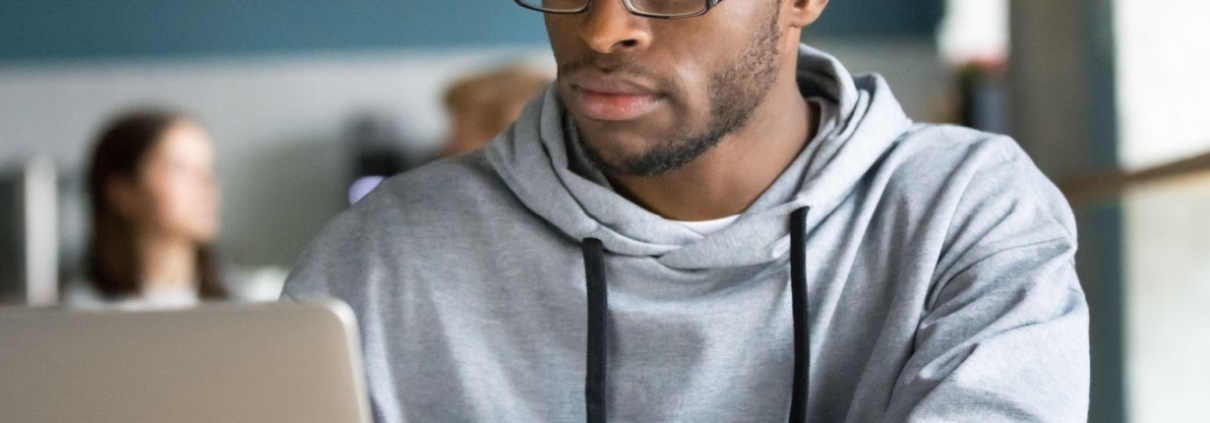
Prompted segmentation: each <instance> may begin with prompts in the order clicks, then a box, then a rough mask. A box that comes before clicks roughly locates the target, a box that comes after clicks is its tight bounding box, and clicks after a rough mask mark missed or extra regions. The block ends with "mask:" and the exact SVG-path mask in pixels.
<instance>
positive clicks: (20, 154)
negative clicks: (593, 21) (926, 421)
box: [0, 47, 553, 266]
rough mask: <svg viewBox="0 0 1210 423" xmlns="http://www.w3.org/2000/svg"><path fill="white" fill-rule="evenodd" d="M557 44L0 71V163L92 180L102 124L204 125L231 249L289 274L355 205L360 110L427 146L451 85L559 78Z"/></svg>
mask: <svg viewBox="0 0 1210 423" xmlns="http://www.w3.org/2000/svg"><path fill="white" fill-rule="evenodd" d="M547 51H548V49H547V48H545V47H534V48H518V49H512V50H504V51H501V50H496V51H459V52H431V51H420V52H399V53H397V54H389V55H383V54H377V55H337V56H305V57H250V58H237V59H223V60H176V61H172V60H169V61H163V60H161V61H154V62H152V61H147V62H120V63H80V64H59V65H53V66H26V67H7V68H0V164H4V163H11V162H13V161H17V160H21V159H23V158H28V157H31V156H34V155H48V156H50V157H52V158H53V159H54V161H55V162H56V163H57V164H58V166H59V168H60V169H61V170H62V171H64V172H65V173H68V175H67V176H69V177H71V176H75V175H76V174H78V173H79V172H82V170H81V169H80V166H81V164H82V163H84V162H85V161H86V156H87V154H88V149H89V146H90V144H91V142H92V139H93V138H94V137H95V135H96V132H97V131H98V130H99V127H100V125H102V123H103V122H104V120H105V119H106V118H107V117H108V116H110V115H111V114H112V113H114V112H115V111H117V110H120V109H122V108H125V107H129V106H131V105H134V104H147V103H152V104H166V105H171V106H177V107H181V108H183V109H185V110H187V111H190V112H192V113H194V114H196V115H197V116H199V117H201V118H202V119H203V120H204V122H205V124H206V126H207V127H208V128H209V129H210V131H211V135H212V136H213V138H214V140H215V144H216V147H217V150H218V154H219V160H218V164H217V169H216V170H217V172H218V175H219V179H220V182H221V183H222V185H223V193H224V205H223V209H222V216H223V227H222V234H221V235H220V242H219V244H220V246H221V247H223V251H224V252H225V253H226V254H227V255H228V256H230V257H231V258H232V259H234V260H235V261H237V262H239V263H242V264H255V265H261V264H273V265H282V266H285V265H289V264H291V263H292V262H293V260H294V258H295V256H296V255H297V254H298V253H299V252H301V249H302V248H303V247H304V246H305V244H306V243H307V242H308V241H309V240H310V238H311V237H313V236H314V235H315V233H316V232H317V231H318V230H319V229H320V228H322V226H323V225H324V223H325V222H327V221H328V220H329V219H330V218H331V217H333V216H334V215H336V214H337V213H339V212H340V211H341V210H342V209H343V208H344V205H345V202H346V201H347V200H346V198H347V197H346V195H345V183H346V182H347V181H346V179H347V178H348V172H350V169H349V168H348V165H349V163H348V159H347V157H348V154H347V152H346V150H345V149H344V148H343V146H342V145H341V143H340V135H341V131H342V128H343V125H344V124H345V122H346V119H348V118H349V116H350V114H352V113H355V112H359V111H363V110H367V109H369V110H374V111H377V112H379V113H384V114H387V115H390V116H395V117H398V119H400V120H401V123H402V124H403V126H404V127H405V130H406V134H407V135H408V136H409V138H410V140H411V141H412V143H411V147H412V148H415V149H417V150H426V149H431V148H432V147H434V146H435V144H436V143H438V142H439V141H440V139H441V137H442V135H443V134H444V133H445V124H446V123H445V116H444V114H443V113H444V112H443V110H442V108H441V106H440V95H441V91H442V89H443V88H444V87H445V85H446V84H447V83H448V81H450V80H451V79H453V78H455V77H457V76H459V75H461V74H463V73H465V72H468V71H472V70H474V69H476V68H478V67H481V66H483V65H492V64H496V63H499V62H502V61H503V60H505V59H508V60H517V59H524V60H527V61H531V62H534V63H535V65H536V66H539V67H545V68H547V69H548V70H550V71H551V72H552V73H553V65H552V64H551V62H553V61H552V60H551V59H549V53H548V52H547Z"/></svg>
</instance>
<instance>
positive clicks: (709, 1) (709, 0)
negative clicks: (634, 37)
mask: <svg viewBox="0 0 1210 423" xmlns="http://www.w3.org/2000/svg"><path fill="white" fill-rule="evenodd" d="M513 1H515V2H517V5H518V6H521V7H524V8H526V9H529V10H533V11H537V12H542V13H550V14H555V15H574V14H577V13H584V11H586V10H588V8H589V7H590V6H592V1H593V0H587V1H585V2H584V7H581V8H579V9H575V10H547V9H543V8H541V7H538V6H533V5H529V4H526V3H525V2H524V1H523V0H513ZM606 1H609V0H606ZM630 1H631V0H622V3H623V4H625V5H626V10H627V11H629V12H630V14H632V15H635V16H642V17H644V18H653V19H685V18H695V17H698V16H702V15H705V14H706V13H707V12H709V11H710V9H713V8H714V6H718V4H719V3H722V2H723V0H702V1H703V2H705V3H706V7H705V8H703V9H702V10H701V11H698V12H693V13H687V14H683V15H660V14H652V13H643V12H640V11H638V10H636V9H635V8H634V5H633V4H631V3H630Z"/></svg>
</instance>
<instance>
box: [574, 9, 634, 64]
mask: <svg viewBox="0 0 1210 423" xmlns="http://www.w3.org/2000/svg"><path fill="white" fill-rule="evenodd" d="M582 16H583V21H582V22H581V25H580V37H581V38H583V39H584V41H585V42H587V43H588V46H589V47H590V48H592V49H593V50H594V51H596V52H598V53H602V54H608V53H613V52H617V51H618V50H623V49H636V48H646V47H647V46H648V45H650V44H651V26H650V21H649V20H648V19H647V18H644V17H641V16H635V15H634V14H632V13H630V11H629V10H627V9H626V4H625V3H623V0H593V1H592V4H590V5H589V7H588V10H585V11H584V12H583V15H582Z"/></svg>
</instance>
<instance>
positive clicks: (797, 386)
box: [581, 207, 811, 423]
mask: <svg viewBox="0 0 1210 423" xmlns="http://www.w3.org/2000/svg"><path fill="white" fill-rule="evenodd" d="M809 211H810V208H809V207H802V208H800V209H798V210H795V211H794V212H793V213H791V214H790V303H791V305H792V307H793V313H794V382H793V385H792V386H793V390H792V394H791V395H792V396H791V398H790V420H789V421H790V423H797V422H805V421H806V419H807V393H808V392H807V389H808V384H809V383H808V381H809V377H808V376H809V374H810V366H811V341H810V339H811V338H810V332H809V326H808V313H807V311H808V310H807V307H808V304H809V303H808V301H807V299H808V296H807V243H806V235H807V213H808V212H809ZM581 248H582V249H583V253H584V273H585V276H586V278H587V279H588V281H587V282H588V360H587V361H586V366H587V369H586V370H587V376H586V377H585V381H584V401H585V404H584V405H585V408H586V410H587V413H588V423H605V419H606V415H605V409H606V403H605V372H606V369H607V366H606V361H605V356H606V351H607V348H608V345H607V344H606V326H605V325H606V315H607V313H608V311H609V292H608V291H607V290H606V284H605V247H604V245H603V244H602V243H601V240H599V239H596V238H586V239H585V240H584V243H583V244H582V246H581Z"/></svg>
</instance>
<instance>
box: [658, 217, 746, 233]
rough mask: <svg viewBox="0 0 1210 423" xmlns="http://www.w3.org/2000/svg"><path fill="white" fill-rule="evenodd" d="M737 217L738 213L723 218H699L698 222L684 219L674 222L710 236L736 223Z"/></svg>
mask: <svg viewBox="0 0 1210 423" xmlns="http://www.w3.org/2000/svg"><path fill="white" fill-rule="evenodd" d="M737 219H739V215H738V214H737V215H735V216H727V217H724V218H722V219H714V220H699V221H696V222H687V221H684V220H673V221H672V222H673V223H676V224H679V225H681V226H684V227H686V228H689V230H692V231H694V232H697V233H699V234H702V235H704V236H709V235H713V234H714V233H716V232H718V231H721V230H723V229H725V228H726V227H728V226H731V224H732V223H735V221H736V220H737Z"/></svg>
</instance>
